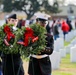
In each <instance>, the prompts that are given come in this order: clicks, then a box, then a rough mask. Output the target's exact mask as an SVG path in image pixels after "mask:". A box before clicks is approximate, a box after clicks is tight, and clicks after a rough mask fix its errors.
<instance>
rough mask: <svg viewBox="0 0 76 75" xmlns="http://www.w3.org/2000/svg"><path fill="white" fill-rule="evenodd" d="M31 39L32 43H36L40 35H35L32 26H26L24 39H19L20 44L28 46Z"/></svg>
mask: <svg viewBox="0 0 76 75" xmlns="http://www.w3.org/2000/svg"><path fill="white" fill-rule="evenodd" d="M29 39H31V40H32V43H34V42H35V41H37V40H38V37H35V36H34V32H33V30H32V29H31V28H28V27H27V28H26V32H25V33H24V41H21V40H20V41H18V42H17V43H18V44H21V45H24V46H28V44H29Z"/></svg>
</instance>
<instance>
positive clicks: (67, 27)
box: [61, 20, 70, 40]
mask: <svg viewBox="0 0 76 75" xmlns="http://www.w3.org/2000/svg"><path fill="white" fill-rule="evenodd" d="M61 29H62V31H63V35H64V40H65V35H66V34H68V32H69V29H70V28H69V26H68V24H67V23H66V22H65V21H64V20H62V26H61Z"/></svg>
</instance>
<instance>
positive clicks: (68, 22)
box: [66, 18, 73, 31]
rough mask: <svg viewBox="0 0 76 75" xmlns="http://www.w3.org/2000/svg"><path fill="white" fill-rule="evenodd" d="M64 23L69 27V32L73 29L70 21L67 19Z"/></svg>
mask: <svg viewBox="0 0 76 75" xmlns="http://www.w3.org/2000/svg"><path fill="white" fill-rule="evenodd" d="M66 23H67V24H68V25H69V31H71V30H72V29H73V28H72V24H71V20H69V19H68V18H67V21H66Z"/></svg>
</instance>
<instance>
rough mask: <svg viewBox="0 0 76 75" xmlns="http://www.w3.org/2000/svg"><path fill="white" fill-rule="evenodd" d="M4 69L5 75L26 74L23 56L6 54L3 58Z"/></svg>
mask: <svg viewBox="0 0 76 75" xmlns="http://www.w3.org/2000/svg"><path fill="white" fill-rule="evenodd" d="M2 71H3V75H24V70H23V66H22V60H21V58H20V57H15V58H13V56H10V57H7V56H5V57H4V58H3V60H2Z"/></svg>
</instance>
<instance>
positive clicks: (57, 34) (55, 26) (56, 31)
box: [53, 21, 59, 40]
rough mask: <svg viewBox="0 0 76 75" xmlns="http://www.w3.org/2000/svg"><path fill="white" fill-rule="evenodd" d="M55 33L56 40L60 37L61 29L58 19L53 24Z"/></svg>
mask: <svg viewBox="0 0 76 75" xmlns="http://www.w3.org/2000/svg"><path fill="white" fill-rule="evenodd" d="M53 34H54V40H56V39H57V38H59V31H58V21H56V23H55V24H54V26H53Z"/></svg>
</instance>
